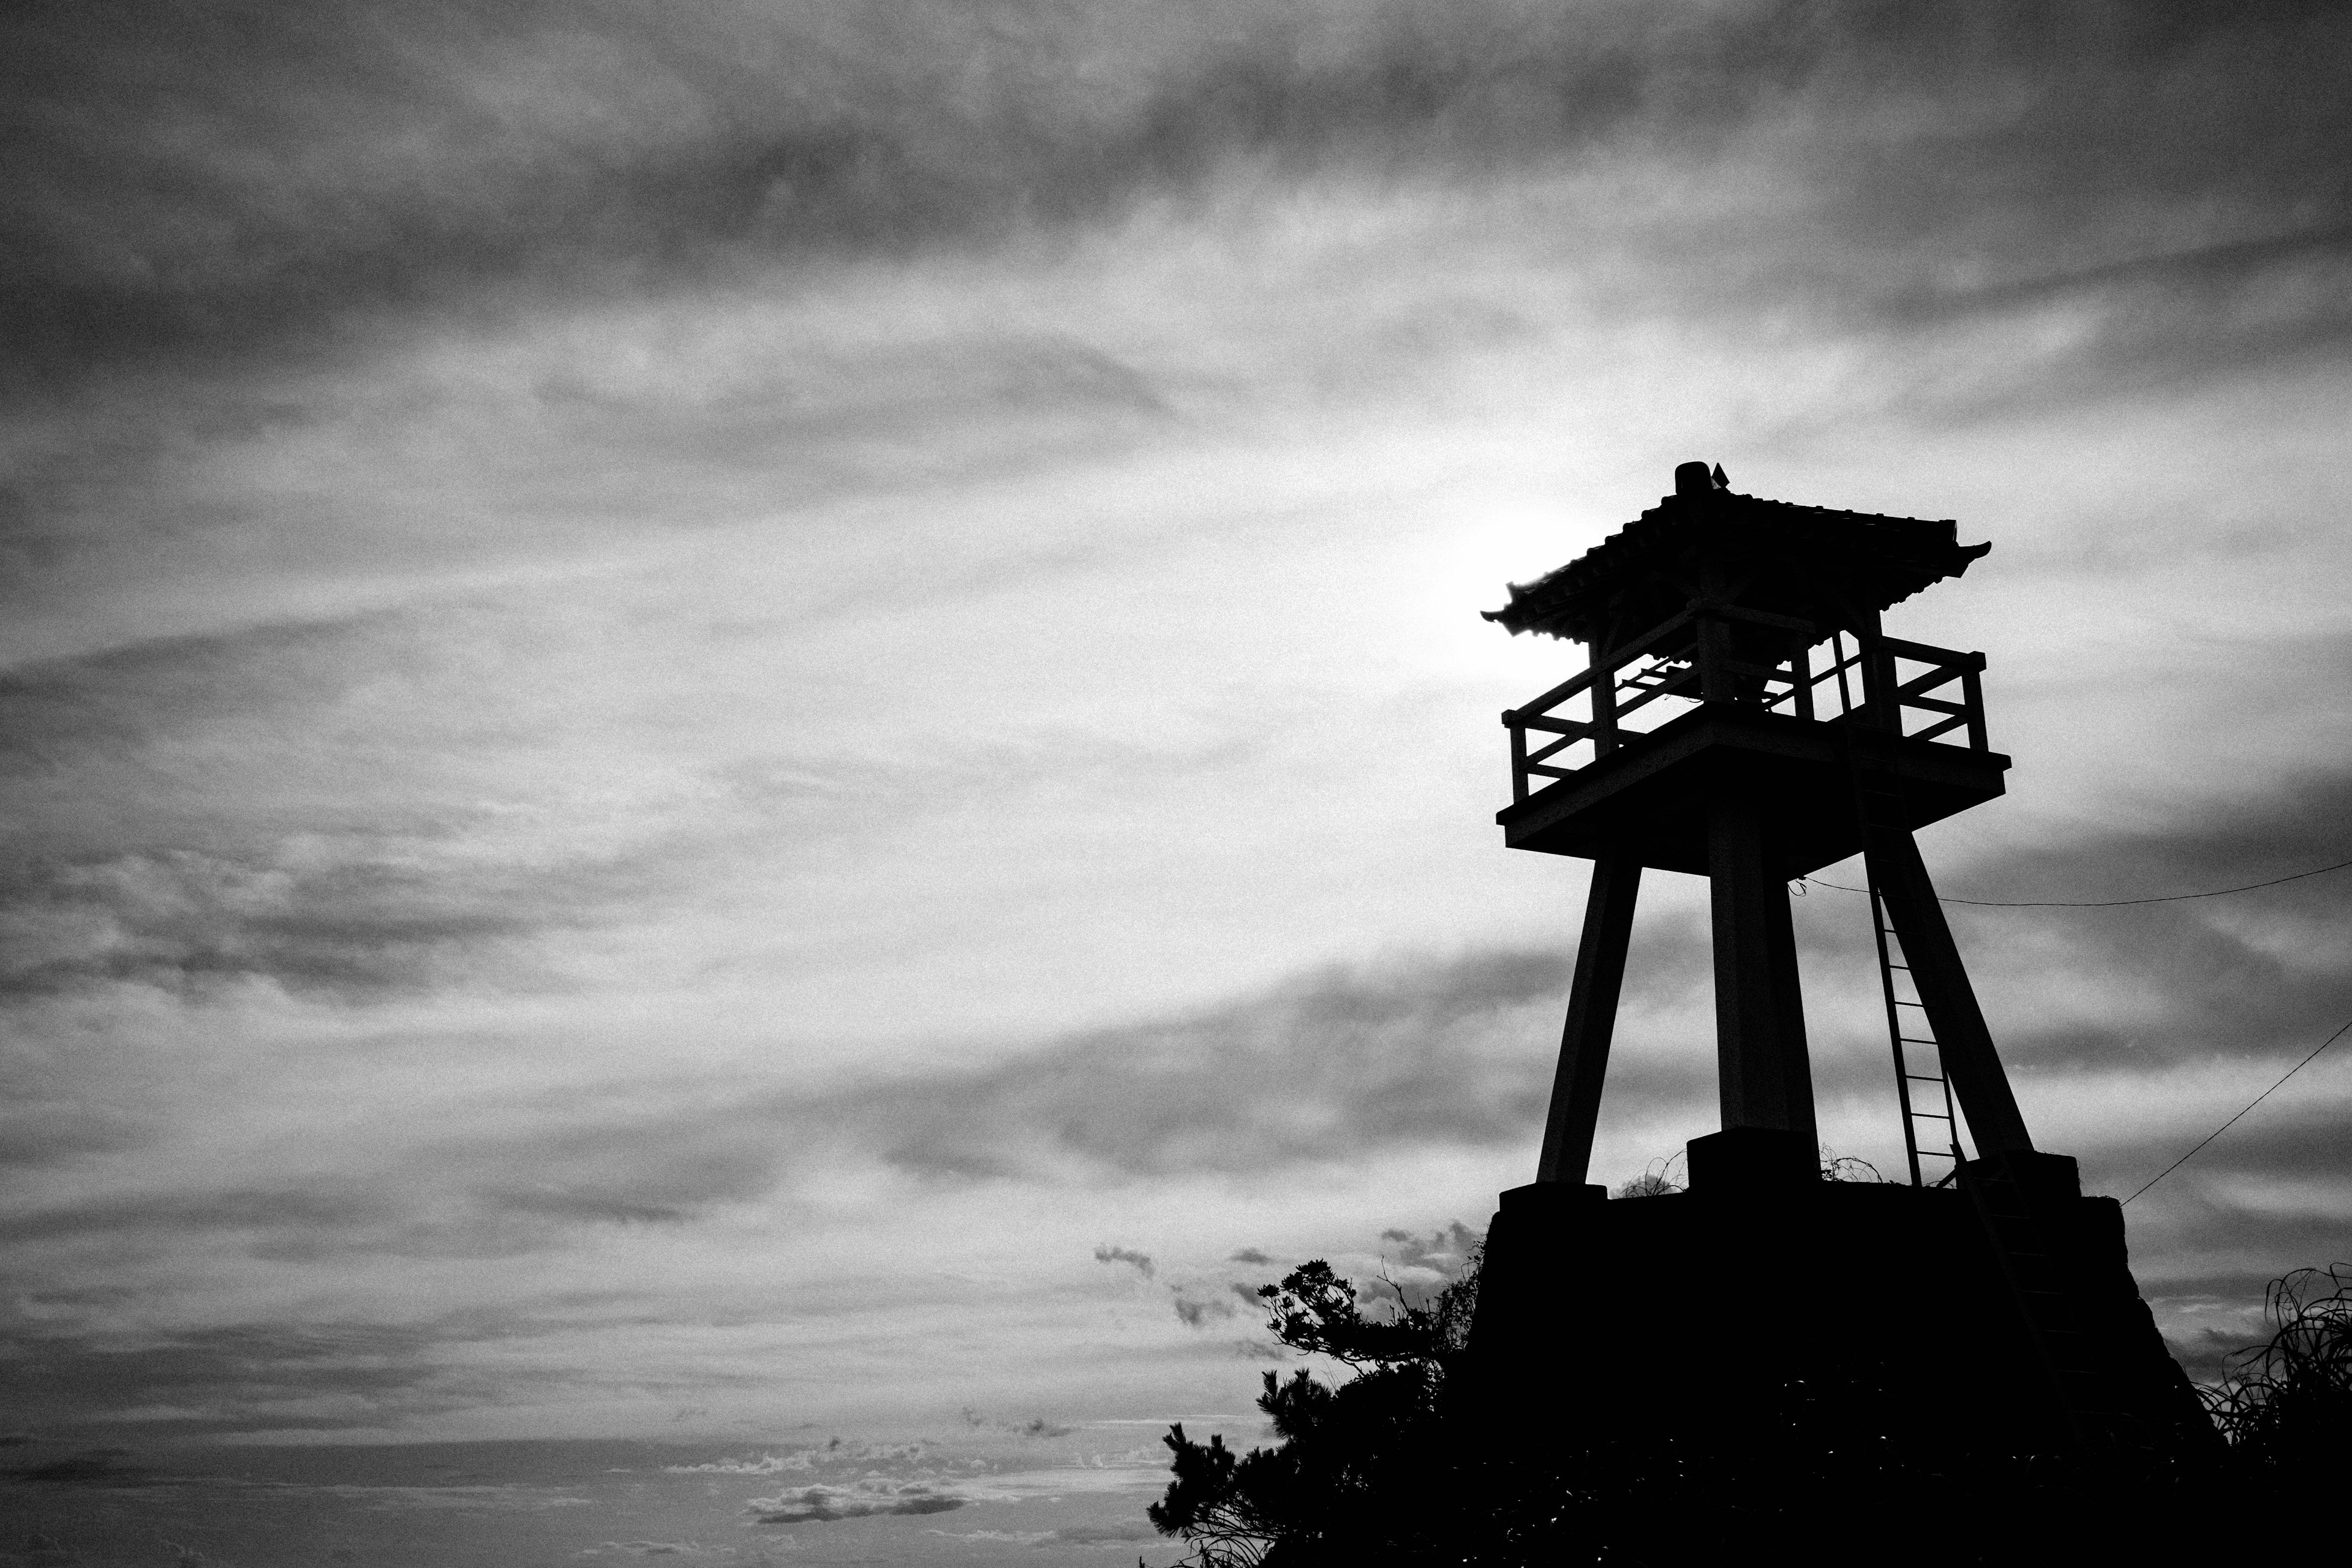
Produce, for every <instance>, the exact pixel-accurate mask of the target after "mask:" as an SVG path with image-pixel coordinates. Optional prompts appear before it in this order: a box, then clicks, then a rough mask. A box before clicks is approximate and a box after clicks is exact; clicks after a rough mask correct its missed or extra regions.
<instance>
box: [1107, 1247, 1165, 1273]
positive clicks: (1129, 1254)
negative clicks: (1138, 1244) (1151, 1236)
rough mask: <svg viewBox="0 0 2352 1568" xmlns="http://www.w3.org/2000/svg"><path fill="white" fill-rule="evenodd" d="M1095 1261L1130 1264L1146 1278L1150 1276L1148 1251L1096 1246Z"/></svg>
mask: <svg viewBox="0 0 2352 1568" xmlns="http://www.w3.org/2000/svg"><path fill="white" fill-rule="evenodd" d="M1095 1261H1096V1262H1097V1263H1129V1264H1132V1265H1134V1267H1135V1271H1136V1272H1137V1273H1138V1274H1140V1275H1142V1276H1143V1277H1144V1278H1145V1279H1150V1278H1151V1255H1150V1253H1148V1252H1135V1251H1131V1250H1129V1248H1127V1247H1108V1246H1106V1247H1096V1248H1095Z"/></svg>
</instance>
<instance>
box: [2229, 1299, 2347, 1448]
mask: <svg viewBox="0 0 2352 1568" xmlns="http://www.w3.org/2000/svg"><path fill="white" fill-rule="evenodd" d="M2263 1316H2264V1317H2265V1318H2266V1319H2268V1320H2269V1321H2270V1323H2271V1326H2272V1333H2271V1337H2270V1339H2269V1341H2268V1342H2266V1343H2263V1344H2259V1345H2255V1346H2252V1347H2251V1348H2250V1349H2247V1350H2244V1351H2242V1352H2239V1353H2238V1354H2237V1355H2236V1356H2235V1357H2233V1358H2231V1366H2230V1369H2229V1376H2228V1377H2227V1378H2226V1379H2225V1380H2224V1381H2223V1382H2222V1383H2221V1384H2218V1385H2216V1386H2211V1387H2207V1388H2203V1389H2200V1391H2199V1392H2200V1394H2202V1396H2203V1397H2204V1400H2205V1407H2206V1410H2207V1412H2208V1413H2209V1414H2210V1415H2211V1416H2212V1417H2213V1423H2214V1425H2215V1426H2218V1427H2220V1428H2221V1435H2222V1436H2223V1437H2224V1438H2226V1439H2227V1440H2228V1442H2229V1444H2230V1451H2231V1457H2232V1458H2233V1459H2235V1460H2236V1461H2237V1464H2238V1467H2239V1468H2241V1469H2244V1470H2249V1471H2252V1472H2256V1473H2263V1472H2268V1473H2270V1474H2271V1475H2272V1476H2273V1477H2279V1476H2284V1475H2292V1474H2294V1473H2297V1472H2304V1471H2310V1472H2313V1473H2317V1472H2319V1471H2321V1470H2326V1471H2327V1472H2329V1473H2330V1474H2331V1475H2332V1476H2335V1477H2338V1478H2340V1477H2341V1475H2342V1474H2343V1470H2344V1466H2345V1462H2346V1461H2347V1459H2352V1264H2343V1263H2336V1264H2330V1265H2329V1266H2328V1267H2327V1268H2298V1269H2296V1270H2295V1271H2294V1273H2292V1274H2289V1275H2287V1276H2286V1277H2285V1278H2284V1279H2273V1281H2271V1284H2270V1288H2269V1289H2267V1290H2265V1291H2264V1292H2263Z"/></svg>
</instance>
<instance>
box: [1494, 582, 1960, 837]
mask: <svg viewBox="0 0 2352 1568" xmlns="http://www.w3.org/2000/svg"><path fill="white" fill-rule="evenodd" d="M1824 640H1826V642H1827V643H1828V647H1827V648H1826V650H1822V648H1821V645H1822V642H1823V641H1824ZM1817 651H1826V652H1827V654H1828V661H1827V663H1826V664H1825V665H1824V666H1823V667H1822V668H1820V669H1819V670H1818V671H1817V670H1816V669H1815V668H1814V655H1815V653H1816V652H1817ZM1759 653H1760V654H1762V655H1763V656H1765V657H1762V658H1759ZM1906 666H1918V667H1924V668H1919V669H1916V671H1910V670H1906ZM1984 667H1985V659H1984V655H1982V654H1980V653H1956V652H1954V651H1953V650H1952V649H1950V648H1941V647H1929V646H1928V645H1927V644H1926V643H1915V642H1905V641H1903V640H1902V639H1900V638H1898V637H1884V636H1877V635H1864V636H1861V637H1856V636H1853V635H1852V634H1849V633H1844V632H1833V633H1832V634H1831V636H1830V637H1828V638H1826V639H1824V638H1822V637H1821V635H1820V633H1819V630H1818V629H1817V628H1816V627H1815V626H1813V625H1812V624H1811V622H1808V621H1801V620H1798V619H1796V618H1794V617H1792V616H1777V615H1772V614H1769V613H1768V612H1766V611H1762V610H1751V609H1747V608H1744V607H1742V606H1740V605H1721V604H1698V605H1692V606H1691V607H1690V608H1688V609H1686V610H1685V611H1683V612H1682V613H1681V614H1680V615H1678V616H1675V617H1673V618H1672V619H1671V620H1667V621H1664V622H1662V623H1661V624H1660V625H1658V626H1654V627H1653V628H1651V630H1650V631H1648V632H1646V633H1645V634H1643V636H1641V637H1637V638H1635V639H1634V640H1633V641H1632V642H1630V643H1627V644H1626V645H1625V646H1624V647H1618V648H1612V649H1611V650H1609V652H1608V653H1606V654H1605V655H1604V654H1601V653H1600V652H1599V651H1598V650H1596V651H1595V653H1594V657H1593V663H1592V667H1591V668H1589V669H1587V670H1585V671H1584V672H1583V673H1582V674H1580V675H1578V676H1575V677H1572V678H1571V679H1567V680H1563V681H1561V682H1560V683H1559V685H1558V686H1555V687H1553V688H1552V689H1550V690H1549V691H1547V692H1545V693H1544V694H1543V695H1542V696H1540V697H1538V698H1537V699H1536V700H1534V701H1532V702H1529V703H1527V704H1525V705H1524V706H1521V707H1518V708H1513V709H1509V710H1506V711H1505V712H1504V714H1503V724H1504V727H1505V728H1506V729H1507V730H1509V731H1510V732H1511V798H1512V800H1513V801H1514V802H1517V801H1523V800H1525V799H1527V798H1528V795H1532V794H1534V793H1535V792H1536V791H1537V790H1538V789H1542V788H1544V787H1546V786H1547V785H1549V784H1550V783H1552V782H1553V781H1555V780H1559V779H1565V778H1570V777H1573V776H1574V775H1575V774H1576V773H1580V772H1581V771H1582V770H1583V769H1585V768H1588V767H1590V766H1591V765H1592V764H1593V763H1595V762H1598V761H1599V760H1600V759H1601V758H1602V757H1605V756H1607V755H1608V754H1609V753H1610V752H1613V751H1615V750H1616V749H1617V748H1618V747H1619V746H1621V745H1622V744H1624V743H1625V742H1626V741H1627V740H1628V738H1638V737H1639V736H1640V735H1641V734H1642V733H1643V732H1645V731H1647V730H1649V729H1653V728H1655V727H1656V726H1657V725H1658V724H1660V723H1663V722H1664V721H1667V720H1669V719H1672V718H1675V717H1676V716H1678V715H1679V714H1680V713H1682V712H1685V711H1687V710H1689V708H1690V707H1692V706H1695V705H1697V704H1701V703H1711V702H1729V703H1738V704H1741V705H1744V706H1748V707H1754V708H1760V709H1763V710H1767V711H1780V712H1786V713H1788V714H1790V715H1791V716H1793V717H1795V718H1798V719H1802V720H1806V721H1813V722H1832V723H1843V724H1862V725H1867V726H1869V727H1871V728H1874V729H1880V730H1889V731H1893V732H1894V733H1895V734H1898V735H1904V736H1906V737H1907V738H1909V739H1911V740H1915V741H1943V742H1944V743H1946V744H1963V745H1966V746H1967V747H1968V748H1969V750H1971V751H1979V752H1981V751H1987V750H1990V746H1989V743H1988V742H1987V741H1986V739H1985V721H1984V690H1983V686H1982V683H1981V680H1980V677H1981V675H1982V672H1983V670H1984ZM1955 682H1957V683H1958V696H1957V697H1954V696H1953V695H1952V694H1951V693H1950V692H1949V690H1948V688H1950V687H1952V686H1953V684H1954V683H1955ZM1654 704H1666V706H1654ZM1677 704H1678V705H1679V706H1676V705H1677ZM1571 705H1580V707H1581V709H1582V711H1583V716H1582V717H1578V716H1576V714H1575V711H1574V710H1573V708H1572V707H1571ZM1636 715H1641V716H1642V721H1641V722H1639V723H1635V722H1633V720H1634V718H1635V716H1636ZM1915 723H1916V727H1914V725H1915ZM1956 731H1958V732H1959V734H1958V737H1957V738H1956V739H1950V740H1948V739H1946V738H1947V737H1948V736H1954V734H1955V732H1956ZM1530 735H1532V736H1534V737H1535V739H1534V740H1532V741H1530V739H1529V736H1530Z"/></svg>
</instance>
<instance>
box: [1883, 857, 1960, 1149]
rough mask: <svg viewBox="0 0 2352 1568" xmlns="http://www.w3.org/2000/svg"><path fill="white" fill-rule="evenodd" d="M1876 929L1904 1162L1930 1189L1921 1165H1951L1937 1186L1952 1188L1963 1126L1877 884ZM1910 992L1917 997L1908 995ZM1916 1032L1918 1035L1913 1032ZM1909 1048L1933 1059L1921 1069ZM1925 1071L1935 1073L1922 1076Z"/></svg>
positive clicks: (1908, 967) (1909, 969)
mask: <svg viewBox="0 0 2352 1568" xmlns="http://www.w3.org/2000/svg"><path fill="white" fill-rule="evenodd" d="M1870 923H1871V929H1872V931H1873V932H1874V934H1875V936H1876V937H1877V939H1878V988H1879V992H1880V994H1882V995H1883V996H1885V999H1886V1035H1887V1039H1888V1041H1889V1043H1890V1044H1891V1045H1892V1046H1893V1047H1894V1050H1895V1099H1896V1100H1898V1101H1900V1102H1901V1104H1902V1107H1903V1157H1904V1159H1905V1160H1906V1162H1908V1163H1909V1165H1910V1167H1911V1184H1912V1185H1913V1186H1915V1187H1923V1186H1927V1185H1928V1184H1929V1183H1928V1182H1927V1175H1926V1173H1925V1172H1924V1171H1923V1170H1922V1168H1921V1166H1920V1163H1919V1162H1920V1161H1921V1160H1923V1159H1926V1160H1944V1161H1948V1162H1949V1163H1948V1164H1947V1165H1946V1166H1945V1168H1944V1170H1943V1172H1942V1173H1941V1174H1939V1175H1938V1176H1937V1179H1936V1181H1935V1183H1934V1185H1936V1186H1938V1187H1943V1186H1949V1185H1950V1184H1951V1182H1952V1178H1953V1177H1954V1176H1956V1175H1958V1173H1959V1169H1960V1124H1959V1121H1958V1119H1957V1118H1956V1117H1954V1115H1953V1114H1952V1086H1951V1084H1950V1083H1949V1082H1948V1080H1947V1079H1945V1077H1944V1059H1943V1054H1942V1053H1941V1052H1940V1051H1939V1050H1937V1046H1936V1031H1935V1027H1934V1026H1932V1025H1931V1024H1929V1022H1928V1021H1927V1008H1926V1006H1925V1005H1922V1004H1921V1003H1920V1001H1919V997H1918V994H1917V990H1916V986H1914V985H1913V984H1912V982H1911V978H1910V975H1911V966H1910V965H1909V964H1908V963H1903V962H1902V961H1901V955H1902V952H1903V943H1902V938H1900V937H1899V936H1897V935H1896V934H1895V927H1894V924H1893V922H1892V921H1888V920H1887V918H1886V905H1885V901H1884V900H1881V899H1880V898H1879V896H1878V884H1877V883H1876V882H1872V883H1871V884H1870ZM1898 974H1900V975H1902V976H1903V979H1902V980H1901V981H1900V982H1898V981H1897V980H1896V979H1895V976H1896V975H1898ZM1906 990H1909V991H1910V992H1911V994H1909V995H1907V996H1906V995H1905V994H1904V993H1905V991H1906ZM1914 1029H1916V1030H1917V1031H1918V1033H1916V1034H1912V1033H1909V1032H1908V1031H1910V1030H1914ZM1905 1047H1913V1048H1915V1049H1916V1048H1924V1049H1925V1050H1926V1052H1927V1059H1926V1060H1925V1061H1920V1062H1916V1063H1915V1062H1914V1060H1913V1058H1912V1056H1911V1053H1910V1051H1908V1050H1906V1049H1905ZM1922 1067H1924V1068H1928V1069H1929V1070H1927V1071H1924V1072H1923V1071H1918V1070H1916V1068H1922ZM1915 1085H1916V1086H1918V1087H1917V1088H1914V1086H1915ZM1923 1121H1924V1122H1926V1123H1927V1128H1926V1129H1925V1131H1927V1132H1928V1133H1930V1134H1931V1135H1932V1142H1930V1143H1928V1144H1927V1146H1924V1147H1923V1146H1922V1142H1921V1139H1920V1132H1921V1131H1922V1129H1921V1127H1920V1123H1921V1122H1923Z"/></svg>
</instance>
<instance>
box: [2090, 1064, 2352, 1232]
mask: <svg viewBox="0 0 2352 1568" xmlns="http://www.w3.org/2000/svg"><path fill="white" fill-rule="evenodd" d="M2347 1034H2352V1018H2347V1019H2346V1020H2345V1021H2344V1026H2343V1027H2342V1028H2339V1029H2337V1030H2336V1032H2335V1033H2334V1034H2332V1035H2330V1036H2328V1037H2326V1039H2324V1040H2322V1041H2320V1042H2319V1045H2318V1047H2317V1048H2316V1049H2315V1050H2314V1051H2313V1052H2312V1053H2311V1055H2309V1056H2307V1057H2305V1058H2303V1060H2301V1061H2299V1062H2297V1063H2295V1064H2294V1066H2293V1067H2291V1068H2287V1069H2286V1071H2284V1072H2283V1073H2281V1074H2279V1080H2278V1083H2274V1084H2273V1085H2271V1086H2270V1088H2268V1089H2264V1090H2263V1091H2262V1093H2260V1094H2258V1095H2256V1096H2254V1098H2253V1099H2252V1100H2248V1101H2247V1102H2246V1109H2245V1110H2241V1111H2239V1112H2238V1116H2243V1115H2244V1114H2245V1113H2246V1110H2252V1109H2253V1108H2254V1107H2255V1106H2257V1105H2260V1104H2261V1103H2262V1102H2263V1100H2268V1099H2269V1098H2270V1097H2271V1096H2272V1095H2273V1093H2275V1092H2277V1090H2278V1088H2279V1085H2280V1084H2284V1082H2286V1080H2287V1079H2291V1078H2293V1077H2294V1075H2295V1074H2297V1073H2299V1072H2301V1071H2302V1070H2303V1069H2304V1068H2307V1067H2309V1066H2310V1065H2311V1064H2312V1063H2313V1062H2315V1061H2316V1060H2318V1059H2319V1053H2320V1052H2321V1051H2324V1050H2326V1048H2327V1047H2330V1046H2332V1045H2334V1044H2335V1043H2336V1041H2338V1040H2340V1039H2342V1038H2343V1037H2345V1036H2346V1035H2347ZM2238 1116H2232V1117H2231V1118H2230V1120H2229V1121H2224V1122H2223V1123H2221V1126H2219V1127H2216V1128H2215V1129H2213V1131H2210V1132H2208V1133H2207V1134H2205V1136H2204V1137H2202V1138H2200V1139H2199V1140H2198V1141H2197V1148H2196V1149H2191V1150H2189V1152H2188V1153H2187V1154H2183V1155H2182V1156H2180V1158H2179V1159H2178V1160H2175V1161H2174V1162H2172V1163H2171V1164H2169V1165H2167V1166H2166V1167H2165V1168H2164V1169H2163V1170H2161V1171H2158V1173H2156V1174H2155V1175H2153V1176H2150V1177H2149V1178H2148V1179H2147V1181H2145V1182H2142V1183H2141V1184H2139V1191H2138V1192H2135V1193H2134V1194H2132V1195H2131V1198H2126V1199H2125V1200H2124V1202H2125V1203H2129V1202H2131V1201H2132V1198H2136V1197H2137V1196H2139V1194H2140V1193H2144V1192H2146V1191H2147V1190H2148V1188H2150V1187H2152V1186H2154V1185H2156V1184H2157V1183H2158V1182H2160V1181H2162V1180H2164V1178H2165V1177H2167V1176H2168V1175H2170V1174H2172V1173H2173V1172H2175V1171H2177V1170H2179V1169H2180V1167H2181V1166H2183V1165H2185V1164H2187V1163H2189V1159H2190V1157H2191V1156H2192V1155H2194V1154H2195V1153H2196V1152H2197V1150H2198V1149H2202V1148H2203V1147H2205V1145H2206V1144H2208V1143H2210V1142H2213V1140H2214V1139H2216V1138H2219V1137H2220V1136H2221V1134H2222V1133H2224V1132H2227V1131H2229V1130H2230V1129H2231V1127H2233V1126H2235V1125H2236V1124H2237V1121H2238Z"/></svg>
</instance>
